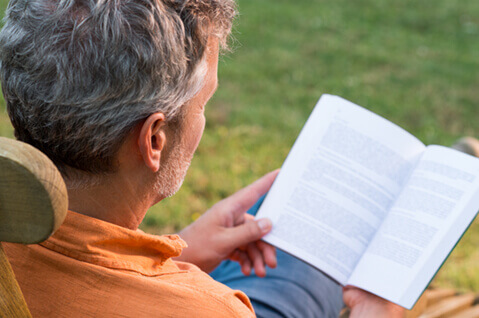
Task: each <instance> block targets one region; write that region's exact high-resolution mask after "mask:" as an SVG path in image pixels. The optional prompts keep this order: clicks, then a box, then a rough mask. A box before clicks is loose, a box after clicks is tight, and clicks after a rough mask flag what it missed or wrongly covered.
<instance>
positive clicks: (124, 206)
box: [68, 173, 157, 230]
mask: <svg viewBox="0 0 479 318" xmlns="http://www.w3.org/2000/svg"><path fill="white" fill-rule="evenodd" d="M147 187H149V188H150V189H151V185H149V183H148V182H144V181H143V182H140V180H138V179H135V178H134V177H132V176H131V175H124V174H121V173H117V174H114V175H111V176H108V177H103V178H102V180H101V183H99V184H96V185H93V186H90V187H87V188H81V189H73V188H72V189H68V200H69V209H70V210H71V211H74V212H77V213H81V214H84V215H87V216H90V217H94V218H96V219H100V220H103V221H106V222H110V223H113V224H116V225H119V226H122V227H125V228H128V229H131V230H136V229H138V226H139V225H140V224H141V222H142V221H143V218H144V217H145V215H146V212H147V211H148V209H149V208H150V207H151V206H152V205H153V204H154V203H156V202H157V198H153V197H152V196H151V195H148V193H151V191H147ZM142 194H144V195H142Z"/></svg>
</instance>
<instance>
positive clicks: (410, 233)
mask: <svg viewBox="0 0 479 318" xmlns="http://www.w3.org/2000/svg"><path fill="white" fill-rule="evenodd" d="M478 207H479V160H478V159H477V158H474V157H472V156H469V155H466V154H463V153H460V152H458V151H455V150H453V149H449V148H445V147H441V146H429V147H428V148H427V150H426V151H425V152H424V155H423V157H422V158H421V160H420V161H419V163H418V166H417V168H416V169H415V171H414V172H413V173H412V175H411V177H410V180H409V182H408V184H407V186H406V187H405V189H404V190H403V192H402V193H401V194H400V196H399V197H398V199H397V201H396V202H395V203H394V205H393V206H392V208H391V212H390V213H389V215H388V216H387V218H386V219H385V220H384V223H383V224H382V225H381V228H380V229H379V231H378V233H377V234H376V236H375V238H374V239H373V241H372V242H371V245H370V246H369V247H368V249H367V251H366V253H365V254H364V256H363V258H362V259H361V261H360V262H359V263H358V265H357V267H356V269H355V271H354V274H353V275H352V276H351V278H350V280H349V282H348V283H349V284H351V285H354V286H358V287H361V288H364V289H366V290H368V291H370V292H372V293H375V294H377V295H379V296H381V297H383V298H386V299H388V300H390V301H392V302H395V303H397V304H399V305H401V306H403V307H406V308H411V307H412V306H413V305H414V303H415V302H416V301H417V299H418V298H419V296H420V295H421V293H422V292H423V291H424V289H425V288H426V287H427V285H428V283H429V282H430V280H431V279H432V278H433V276H434V275H435V273H436V271H437V270H438V268H439V267H440V266H441V264H442V263H443V261H444V259H445V258H446V257H447V256H448V254H449V252H450V251H451V250H452V249H453V247H454V246H455V244H456V242H457V240H458V239H459V238H460V237H461V236H462V234H463V232H464V231H465V230H466V228H467V226H468V225H469V224H470V223H471V222H472V220H473V218H474V216H475V215H476V213H477V209H478Z"/></svg>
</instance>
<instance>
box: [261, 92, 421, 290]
mask: <svg viewBox="0 0 479 318" xmlns="http://www.w3.org/2000/svg"><path fill="white" fill-rule="evenodd" d="M424 148H425V147H424V145H423V144H422V143H421V142H420V141H419V140H417V139H416V138H415V137H414V136H412V135H410V134H409V133H408V132H406V131H404V130H403V129H401V128H400V127H398V126H396V125H394V124H392V123H390V122H389V121H387V120H385V119H384V118H381V117H380V116H378V115H376V114H374V113H372V112H370V111H368V110H366V109H363V108H361V107H359V106H357V105H354V104H353V103H351V102H348V101H346V100H344V99H342V98H340V97H336V96H331V95H323V96H322V97H321V99H320V101H319V102H318V104H317V105H316V107H315V109H314V110H313V112H312V114H311V116H310V118H309V119H308V121H307V123H306V125H305V126H304V128H303V130H302V131H301V134H300V136H299V137H298V139H297V140H296V143H295V145H294V147H293V149H292V150H291V152H290V153H289V155H288V158H287V159H286V161H285V163H284V164H283V167H282V169H281V172H280V173H279V175H278V177H277V178H276V180H275V182H274V184H273V186H272V188H271V190H270V192H269V193H268V195H267V196H266V199H265V201H264V203H263V204H262V206H261V208H260V210H259V211H258V214H257V217H268V218H270V219H271V220H272V221H273V230H272V232H271V233H270V234H269V235H267V236H266V237H265V241H267V242H269V243H271V244H273V245H275V246H277V247H279V248H280V249H283V250H285V251H286V252H289V253H290V254H293V255H295V256H297V257H299V258H301V259H303V260H304V261H306V262H308V263H310V264H312V265H313V266H315V267H317V268H319V269H321V270H322V271H324V272H326V273H327V274H328V275H329V276H331V277H332V278H334V279H335V280H336V281H338V282H339V283H341V284H344V283H345V282H346V281H347V279H348V277H349V276H350V274H351V272H352V270H353V269H354V267H355V266H356V263H357V262H358V260H359V258H360V256H361V255H362V254H363V252H364V250H365V249H366V247H367V245H368V244H369V241H370V240H371V239H372V237H373V235H374V233H375V231H376V229H377V228H378V226H379V225H380V224H381V222H382V220H383V219H384V217H385V215H386V212H387V211H388V210H389V208H390V205H391V203H392V201H393V199H394V198H395V197H396V196H397V194H398V193H399V192H400V190H401V188H402V186H403V184H404V183H405V182H406V181H407V177H408V175H409V173H410V172H411V170H412V168H413V166H414V165H415V164H416V160H417V159H418V158H419V156H420V153H422V152H423V151H424Z"/></svg>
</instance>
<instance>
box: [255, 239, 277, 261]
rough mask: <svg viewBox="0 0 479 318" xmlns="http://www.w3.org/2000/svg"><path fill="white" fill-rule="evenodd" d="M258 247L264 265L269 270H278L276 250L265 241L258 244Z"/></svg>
mask: <svg viewBox="0 0 479 318" xmlns="http://www.w3.org/2000/svg"><path fill="white" fill-rule="evenodd" d="M256 246H257V247H258V249H259V250H260V251H261V254H262V255H263V259H264V263H265V264H266V265H267V266H268V267H269V268H276V266H277V265H278V261H277V259H276V248H274V247H273V246H271V245H269V244H268V243H266V242H263V241H258V242H256Z"/></svg>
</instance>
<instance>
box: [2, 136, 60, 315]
mask: <svg viewBox="0 0 479 318" xmlns="http://www.w3.org/2000/svg"><path fill="white" fill-rule="evenodd" d="M67 210H68V196H67V190H66V186H65V183H64V181H63V178H62V176H61V174H60V173H59V171H58V170H57V168H56V167H55V165H54V164H53V163H52V162H51V161H50V159H48V158H47V157H46V156H45V155H44V154H43V153H41V152H40V151H39V150H37V149H35V148H34V147H32V146H30V145H28V144H25V143H23V142H20V141H16V140H12V139H8V138H4V137H0V242H12V243H23V244H34V243H39V242H42V241H44V240H46V239H47V238H48V237H49V236H50V235H52V234H53V232H55V230H56V229H58V227H60V225H61V223H62V222H63V220H64V219H65V216H66V213H67ZM0 317H31V315H30V312H29V310H28V307H27V305H26V303H25V299H24V298H23V295H22V292H21V290H20V288H19V286H18V284H17V282H16V280H15V276H14V273H13V271H12V268H11V267H10V264H9V263H8V260H7V258H6V256H5V253H4V250H3V248H2V246H1V243H0Z"/></svg>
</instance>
